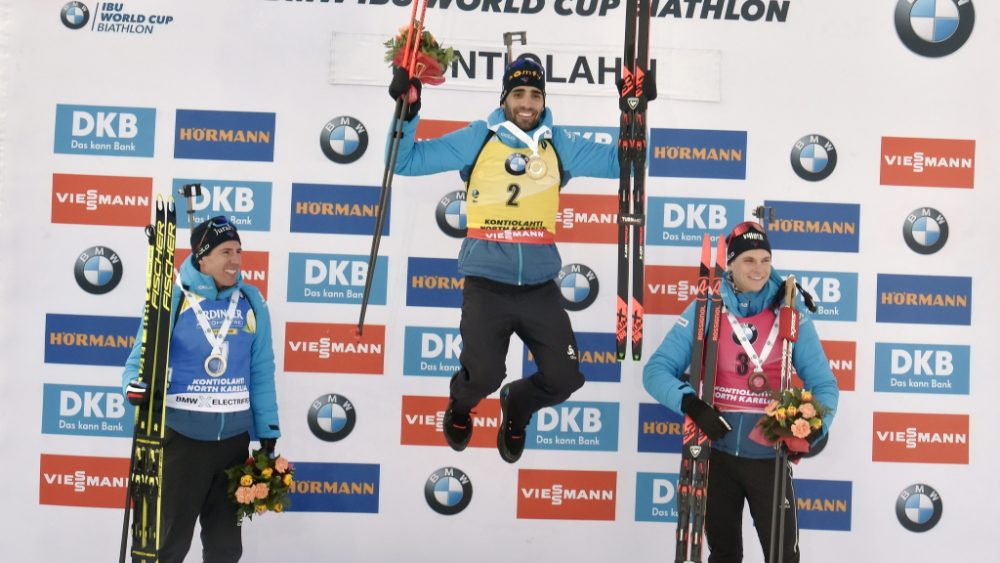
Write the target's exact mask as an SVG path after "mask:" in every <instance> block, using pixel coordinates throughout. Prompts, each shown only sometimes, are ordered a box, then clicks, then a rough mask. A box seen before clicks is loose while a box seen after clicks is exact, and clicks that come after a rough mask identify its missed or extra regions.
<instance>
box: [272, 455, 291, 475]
mask: <svg viewBox="0 0 1000 563" xmlns="http://www.w3.org/2000/svg"><path fill="white" fill-rule="evenodd" d="M274 469H275V471H277V472H278V473H284V472H285V471H288V460H287V459H285V458H284V457H282V456H280V455H279V456H278V459H276V460H274Z"/></svg>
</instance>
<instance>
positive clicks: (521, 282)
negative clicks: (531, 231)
mask: <svg viewBox="0 0 1000 563" xmlns="http://www.w3.org/2000/svg"><path fill="white" fill-rule="evenodd" d="M523 277H524V256H523V254H522V253H521V244H520V243H519V244H518V245H517V285H524V280H523Z"/></svg>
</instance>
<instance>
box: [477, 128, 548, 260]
mask: <svg viewBox="0 0 1000 563" xmlns="http://www.w3.org/2000/svg"><path fill="white" fill-rule="evenodd" d="M530 156H531V150H530V149H527V148H524V149H515V148H511V147H509V146H507V145H505V144H504V143H503V142H501V141H500V140H499V139H497V138H496V137H493V138H491V139H490V140H489V141H487V143H486V146H484V147H483V150H482V151H480V153H479V158H477V159H476V162H475V164H474V165H473V167H472V174H471V176H470V177H469V187H468V194H467V197H466V201H465V214H466V220H467V222H468V228H469V230H468V233H467V234H466V236H467V237H469V238H475V239H482V240H492V241H496V242H519V243H529V244H552V243H554V242H555V235H556V214H557V213H558V212H559V180H560V178H559V161H558V158H557V157H556V151H555V149H553V148H552V142H551V141H543V142H542V143H541V144H539V147H538V156H539V157H540V158H541V161H542V163H544V165H545V173H544V174H543V175H541V177H539V178H537V179H536V178H532V177H531V176H529V175H528V174H527V170H526V169H527V168H528V158H529V157H530Z"/></svg>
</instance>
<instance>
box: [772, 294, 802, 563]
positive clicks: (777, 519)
mask: <svg viewBox="0 0 1000 563" xmlns="http://www.w3.org/2000/svg"><path fill="white" fill-rule="evenodd" d="M779 314H780V315H781V317H783V318H782V319H781V322H780V323H779V326H780V327H781V328H780V331H781V337H782V339H781V384H780V389H781V391H782V392H783V391H785V390H787V389H788V388H789V387H791V381H792V343H793V342H794V341H795V339H796V337H797V335H798V316H797V315H796V312H795V276H793V275H789V276H788V277H787V278H786V279H785V303H784V306H783V307H782V308H781V311H780V312H779ZM774 447H775V453H776V455H775V457H774V483H773V487H774V488H773V489H772V490H773V497H772V500H771V542H770V545H769V546H768V563H781V562H783V561H784V556H785V554H784V552H785V510H786V507H785V503H786V502H787V499H786V498H785V495H786V494H787V493H788V490H787V487H788V470H789V467H788V451H787V449H786V447H785V444H784V443H783V442H781V441H778V442H777V443H776V444H775V445H774ZM791 508H794V507H791Z"/></svg>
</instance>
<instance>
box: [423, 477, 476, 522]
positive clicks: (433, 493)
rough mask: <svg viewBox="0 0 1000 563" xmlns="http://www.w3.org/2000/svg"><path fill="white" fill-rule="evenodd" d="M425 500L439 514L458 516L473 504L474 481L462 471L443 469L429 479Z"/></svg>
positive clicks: (425, 485) (425, 488)
mask: <svg viewBox="0 0 1000 563" xmlns="http://www.w3.org/2000/svg"><path fill="white" fill-rule="evenodd" d="M424 498H425V499H427V504H428V505H429V506H430V507H431V509H432V510H433V511H434V512H437V513H438V514H444V515H445V516H451V515H453V514H458V513H459V512H461V511H463V510H465V507H466V506H469V503H470V502H472V481H470V480H469V476H468V475H466V474H465V473H463V472H462V470H461V469H456V468H454V467H442V468H441V469H438V470H437V471H435V472H434V473H431V475H430V477H428V478H427V483H425V484H424Z"/></svg>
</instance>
